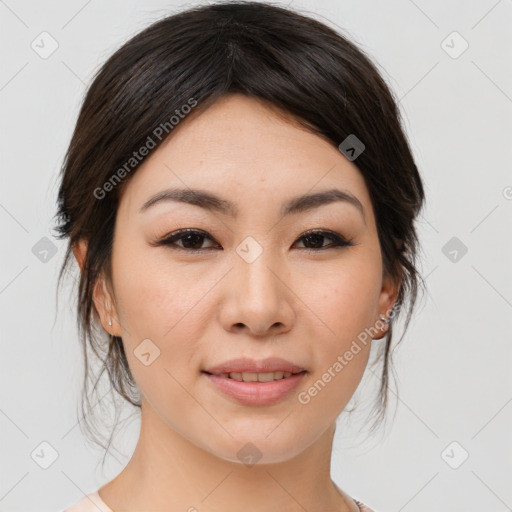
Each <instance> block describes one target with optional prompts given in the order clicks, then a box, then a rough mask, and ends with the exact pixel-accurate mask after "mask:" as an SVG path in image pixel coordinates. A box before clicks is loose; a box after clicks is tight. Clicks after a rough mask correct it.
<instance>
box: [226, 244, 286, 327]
mask: <svg viewBox="0 0 512 512" xmlns="http://www.w3.org/2000/svg"><path fill="white" fill-rule="evenodd" d="M278 254H279V251H278V250H276V251H272V250H271V249H269V248H268V247H267V244H264V243H260V242H258V241H257V240H255V238H253V237H246V239H244V240H243V241H242V242H241V243H240V244H239V246H238V247H237V248H236V254H234V255H233V256H234V257H233V268H232V271H231V272H230V273H229V281H228V287H229V289H228V290H227V293H226V294H225V295H224V300H225V301H227V304H225V305H224V307H223V308H222V309H223V311H224V313H223V318H222V321H223V324H224V327H225V328H226V329H228V330H230V329H232V328H233V326H235V325H236V326H240V325H242V324H243V325H245V326H246V327H247V328H248V329H249V330H250V331H251V332H252V333H253V334H258V335H265V334H268V331H269V330H270V329H272V328H273V326H275V325H278V326H279V327H280V328H281V329H283V328H286V329H288V328H290V325H291V322H292V321H293V310H292V306H291V304H290V302H289V296H288V294H287V287H286V286H285V285H284V283H283V281H285V280H284V279H283V278H280V277H279V274H280V272H281V270H280V269H282V268H283V266H284V264H283V262H280V261H279V257H278Z"/></svg>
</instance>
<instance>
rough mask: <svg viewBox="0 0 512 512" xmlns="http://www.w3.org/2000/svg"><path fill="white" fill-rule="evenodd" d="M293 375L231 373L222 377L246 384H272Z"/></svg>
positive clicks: (282, 373)
mask: <svg viewBox="0 0 512 512" xmlns="http://www.w3.org/2000/svg"><path fill="white" fill-rule="evenodd" d="M291 375H292V373H291V372H261V373H255V372H243V373H239V372H231V373H221V374H220V377H224V378H230V379H234V380H238V381H244V382H271V381H273V380H280V379H283V378H286V377H290V376H291Z"/></svg>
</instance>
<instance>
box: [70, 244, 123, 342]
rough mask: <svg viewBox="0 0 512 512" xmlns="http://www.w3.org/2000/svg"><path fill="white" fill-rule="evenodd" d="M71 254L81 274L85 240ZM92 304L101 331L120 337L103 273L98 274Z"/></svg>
mask: <svg viewBox="0 0 512 512" xmlns="http://www.w3.org/2000/svg"><path fill="white" fill-rule="evenodd" d="M73 254H74V255H75V258H76V261H77V263H78V266H79V267H80V272H83V267H84V261H85V257H86V255H87V242H86V241H85V240H79V241H78V242H77V243H76V244H75V245H74V246H73ZM93 302H94V306H95V308H96V311H97V312H98V316H99V318H100V322H101V325H102V327H103V329H105V331H107V332H108V333H109V334H113V335H114V336H119V337H120V336H121V328H120V327H121V324H120V322H119V316H118V313H117V308H116V307H115V301H114V298H113V297H112V293H111V292H110V290H109V289H108V287H107V284H106V280H105V276H104V274H103V273H102V274H100V276H99V277H98V279H97V280H96V283H95V285H94V291H93ZM109 321H110V322H112V325H109Z"/></svg>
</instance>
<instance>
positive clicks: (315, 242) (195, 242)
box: [156, 229, 355, 252]
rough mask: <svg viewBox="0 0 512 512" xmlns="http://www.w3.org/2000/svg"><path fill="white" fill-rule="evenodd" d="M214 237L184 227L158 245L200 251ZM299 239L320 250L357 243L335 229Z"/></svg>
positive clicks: (307, 234)
mask: <svg viewBox="0 0 512 512" xmlns="http://www.w3.org/2000/svg"><path fill="white" fill-rule="evenodd" d="M325 238H328V239H330V240H331V241H332V242H333V243H331V244H329V245H323V242H322V241H323V239H325ZM205 239H208V240H210V241H213V239H212V238H211V237H210V236H209V235H208V234H206V233H205V232H204V231H199V230H196V229H184V230H180V231H177V232H176V233H173V234H171V235H170V236H168V237H166V238H164V239H162V240H160V241H159V242H157V243H156V245H167V246H169V247H170V248H171V249H180V250H185V251H189V252H199V251H203V250H206V249H211V248H213V247H207V248H202V247H201V246H202V245H203V241H204V240H205ZM297 240H303V241H304V242H305V244H311V245H312V246H313V247H305V249H306V250H310V251H319V250H325V249H330V248H335V247H351V246H353V245H355V244H354V243H352V241H351V240H346V239H345V238H344V237H343V236H342V235H340V234H338V233H335V232H333V231H308V232H307V233H305V234H304V235H302V236H301V237H300V238H298V239H297ZM177 241H180V242H182V245H181V246H180V245H177V244H176V243H175V242H177Z"/></svg>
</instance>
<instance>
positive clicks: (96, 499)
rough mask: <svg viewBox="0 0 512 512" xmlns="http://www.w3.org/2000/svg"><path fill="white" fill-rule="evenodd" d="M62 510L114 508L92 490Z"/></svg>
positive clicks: (80, 511)
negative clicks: (108, 505)
mask: <svg viewBox="0 0 512 512" xmlns="http://www.w3.org/2000/svg"><path fill="white" fill-rule="evenodd" d="M354 501H355V502H356V503H357V506H358V507H359V509H360V510H361V512H374V511H373V510H372V509H371V508H368V507H367V506H366V505H364V504H363V503H361V502H360V501H358V500H354ZM62 512H113V510H112V509H111V508H109V507H107V505H105V503H104V502H103V500H102V499H101V498H100V495H99V494H98V491H95V492H91V493H90V494H88V495H87V496H84V497H83V498H82V499H81V500H80V501H79V502H78V503H75V504H74V505H73V506H71V507H70V508H67V509H66V510H63V511H62Z"/></svg>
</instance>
